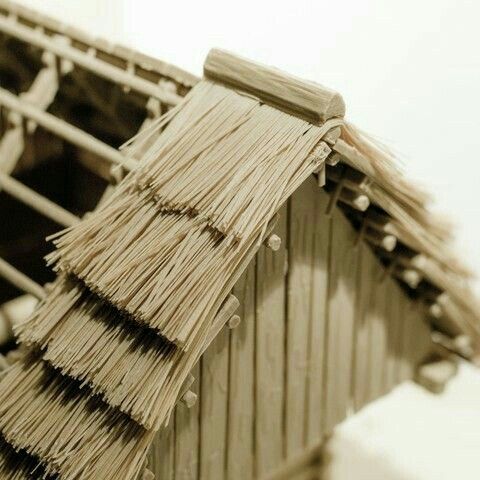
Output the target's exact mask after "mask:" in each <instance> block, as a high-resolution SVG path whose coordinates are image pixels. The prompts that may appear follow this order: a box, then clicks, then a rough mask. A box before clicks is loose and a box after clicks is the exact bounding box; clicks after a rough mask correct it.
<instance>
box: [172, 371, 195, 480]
mask: <svg viewBox="0 0 480 480" xmlns="http://www.w3.org/2000/svg"><path fill="white" fill-rule="evenodd" d="M192 375H193V376H194V377H195V382H194V383H193V385H192V387H191V390H192V392H194V393H196V394H198V393H199V384H200V380H199V375H200V366H199V365H197V366H196V367H195V368H194V369H193V370H192ZM199 415H200V402H198V401H197V403H196V404H195V405H194V406H193V407H192V408H187V407H186V405H184V404H183V403H179V404H178V405H177V408H176V409H175V477H174V478H175V479H177V480H196V479H198V478H199V475H198V466H199V453H200V429H199V423H200V422H199Z"/></svg>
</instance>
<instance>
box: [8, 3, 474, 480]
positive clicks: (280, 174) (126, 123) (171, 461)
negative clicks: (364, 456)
mask: <svg viewBox="0 0 480 480" xmlns="http://www.w3.org/2000/svg"><path fill="white" fill-rule="evenodd" d="M0 32H1V38H0V40H1V55H0V82H1V88H0V106H1V120H2V121H1V135H2V136H1V142H0V189H1V194H0V195H1V196H0V198H1V201H0V212H1V218H2V222H1V224H0V231H1V236H0V255H1V259H0V275H1V276H2V277H3V278H4V280H5V281H4V282H3V283H1V284H0V300H1V302H2V304H4V306H3V307H1V308H0V312H1V315H0V318H1V319H2V320H3V322H4V324H5V322H6V321H7V320H8V319H13V330H14V333H15V335H16V336H17V342H18V344H19V345H20V350H17V351H16V352H15V353H8V354H7V355H6V359H5V358H4V359H3V360H2V361H3V364H8V365H4V366H5V367H6V368H5V369H4V371H3V373H2V374H1V378H0V432H1V437H0V478H2V479H12V480H13V479H15V480H17V479H27V478H50V477H55V476H57V477H58V478H60V479H68V480H73V479H95V480H100V479H102V480H103V479H116V480H119V479H122V480H123V479H124V480H130V479H136V478H139V477H142V476H143V478H153V475H154V476H155V478H156V479H157V480H167V479H168V480H173V479H176V480H186V479H191V480H196V479H201V480H207V479H208V480H220V479H228V480H236V479H250V478H255V479H266V478H278V479H280V478H285V479H286V478H299V479H300V478H302V479H307V478H312V479H313V478H319V476H320V469H321V467H320V464H321V462H320V448H321V445H322V443H323V442H324V440H325V438H326V437H327V436H328V435H329V434H330V433H331V432H332V429H333V428H334V427H335V425H337V424H338V423H339V422H341V421H342V420H344V419H345V418H346V417H347V416H348V415H352V414H354V413H355V411H356V410H358V409H360V408H361V407H362V406H364V405H365V404H367V403H368V402H370V401H372V400H373V399H375V398H377V397H379V396H381V395H384V394H385V393H387V392H388V391H389V390H390V389H391V388H393V387H394V386H395V385H397V384H398V383H400V382H402V381H404V380H406V379H411V378H414V377H415V376H417V377H418V378H421V379H423V381H424V382H430V386H431V387H432V388H438V386H439V385H440V384H441V381H442V378H441V376H440V378H439V375H438V374H439V371H440V373H441V367H442V365H443V366H445V363H447V364H450V363H451V362H452V358H455V356H458V355H461V356H463V357H472V356H473V355H474V354H475V352H476V351H478V347H479V345H480V336H479V333H480V326H479V325H480V324H479V323H478V316H477V311H478V309H477V304H476V302H475V300H474V299H473V297H472V295H471V293H470V291H469V289H468V286H467V283H468V278H469V275H470V273H469V271H468V269H466V268H465V267H463V266H462V264H461V263H460V262H459V261H458V260H457V259H456V258H455V257H454V256H453V255H452V253H451V252H450V250H449V247H448V243H449V231H450V229H449V226H448V225H445V223H444V222H442V221H441V220H438V219H436V218H433V217H432V215H431V214H430V213H429V212H428V211H427V209H426V202H427V200H428V198H427V196H426V195H425V193H424V192H422V191H420V190H419V189H418V188H416V187H415V186H413V185H412V184H411V182H409V181H408V180H407V179H406V178H405V177H404V176H403V175H402V174H401V173H400V172H399V171H398V170H397V168H396V167H395V165H394V162H393V161H392V159H391V157H390V155H389V154H388V152H387V151H385V149H383V148H381V147H379V146H378V145H375V144H374V143H373V142H372V141H371V140H369V139H368V138H367V137H366V136H365V135H363V134H362V133H360V132H359V131H358V130H357V129H356V128H354V127H353V126H351V125H350V124H348V122H347V121H346V120H344V114H345V107H344V103H343V100H342V98H341V96H340V95H338V94H337V93H335V92H333V91H331V90H329V89H327V88H324V87H322V86H320V85H317V84H315V83H312V82H307V81H303V80H300V79H297V78H295V77H292V76H289V75H287V74H285V73H282V72H279V71H277V70H275V69H272V68H268V67H264V66H260V65H258V64H255V63H253V62H250V61H247V60H245V59H242V58H239V57H237V56H234V55H232V54H229V53H227V52H223V51H219V50H212V51H211V52H210V54H209V56H208V58H207V59H206V62H205V71H204V78H203V79H198V78H196V77H194V76H193V75H190V74H187V73H185V72H183V71H181V70H180V69H178V68H176V67H173V66H170V65H167V64H165V63H163V62H160V61H158V60H154V59H151V58H148V57H145V56H144V55H141V54H138V53H136V52H133V51H131V50H128V49H125V48H122V47H118V46H115V45H111V44H109V43H108V42H104V41H100V40H96V39H92V38H90V37H89V36H87V35H85V34H84V33H82V32H78V31H76V30H74V29H71V28H68V27H65V26H64V25H62V24H60V23H59V22H57V21H55V20H52V19H50V18H46V17H44V16H42V15H39V14H37V13H35V12H32V11H29V10H26V9H24V8H21V7H19V6H17V5H15V4H12V3H10V2H6V1H4V0H2V1H1V2H0ZM125 142H127V143H126V144H125ZM123 144H125V145H124V147H123V148H122V149H120V150H119V149H118V148H119V147H120V146H121V145H123ZM61 227H65V228H66V230H63V231H61V232H60V233H55V232H57V231H58V230H59V229H61ZM46 236H50V243H47V242H45V241H44V238H45V237H46ZM52 241H53V245H54V247H52V243H51V242H52ZM47 253H48V255H47V263H48V267H47V266H45V264H44V263H43V260H42V257H43V256H44V255H45V254H47ZM53 271H54V272H55V274H56V275H55V274H54V273H52V272H53ZM21 291H24V292H27V293H29V294H31V295H34V296H35V297H37V298H39V299H40V300H41V301H40V303H39V305H38V306H37V308H36V309H35V312H34V313H33V315H30V316H27V317H25V316H22V315H21V314H19V313H18V310H16V309H14V308H12V301H13V302H17V303H18V302H19V300H14V299H15V297H17V296H19V295H20V294H21ZM432 332H433V335H432ZM6 336H8V328H7V327H4V337H6ZM13 359H15V361H13ZM419 366H422V367H421V369H420V370H418V367H419ZM447 370H448V369H447ZM448 371H449V370H448Z"/></svg>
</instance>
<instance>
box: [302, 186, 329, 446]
mask: <svg viewBox="0 0 480 480" xmlns="http://www.w3.org/2000/svg"><path fill="white" fill-rule="evenodd" d="M314 183H315V182H314ZM315 188H316V191H315V216H314V218H313V227H314V232H313V234H314V248H313V259H312V260H313V261H312V292H311V297H310V302H311V311H310V319H309V342H310V343H309V359H308V389H307V427H306V444H307V446H308V447H311V446H312V445H314V444H316V443H318V442H320V440H321V438H322V435H323V431H322V401H323V373H324V363H325V350H324V348H323V346H324V345H325V330H326V321H327V297H328V262H329V254H330V235H331V233H330V228H331V220H330V217H328V216H327V215H325V211H326V208H327V205H328V201H329V196H328V195H327V193H325V191H323V190H319V189H318V186H317V185H316V183H315Z"/></svg>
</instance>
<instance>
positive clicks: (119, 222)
mask: <svg viewBox="0 0 480 480" xmlns="http://www.w3.org/2000/svg"><path fill="white" fill-rule="evenodd" d="M146 196H147V197H146ZM260 240H261V238H260V237H259V234H258V232H257V233H256V234H255V235H252V237H250V238H248V239H246V241H245V242H244V243H243V244H242V245H238V244H231V243H229V242H228V240H227V239H226V238H224V237H223V236H222V235H221V234H219V233H218V232H216V231H214V230H212V229H211V228H210V227H208V226H206V225H205V224H200V221H199V219H198V218H191V217H189V216H186V215H180V214H177V213H166V212H159V211H158V210H157V208H156V205H155V204H154V203H153V202H151V201H149V200H148V195H147V194H146V193H142V192H140V193H138V192H136V191H133V192H131V191H128V190H126V191H125V190H124V191H123V192H122V194H121V195H120V194H118V195H115V201H113V202H112V204H109V206H108V207H106V208H105V210H101V211H99V213H98V215H92V216H91V217H90V218H88V219H87V220H85V221H84V222H82V223H81V224H80V225H78V228H76V227H73V228H71V229H68V230H67V231H65V232H64V233H63V234H62V236H61V237H60V238H58V239H56V240H55V244H56V245H57V248H58V250H57V251H55V252H53V253H52V254H51V255H50V256H49V257H48V263H49V264H53V263H54V262H56V265H55V269H56V270H57V271H65V272H67V273H68V272H73V273H74V274H75V276H77V277H78V278H80V279H81V280H82V281H83V282H85V284H87V285H88V287H89V288H90V289H91V290H92V291H93V292H95V293H97V294H98V295H100V296H101V297H103V298H105V299H107V300H108V301H109V302H111V303H113V304H114V305H115V306H116V307H117V308H119V309H123V310H125V311H126V312H128V313H129V314H130V315H131V316H132V317H134V318H135V319H136V320H137V321H140V322H143V323H146V324H147V325H148V326H149V327H150V328H153V329H154V330H156V331H157V332H159V334H161V335H162V336H164V337H165V338H167V339H168V340H169V341H171V342H174V343H176V344H178V345H180V346H182V348H183V349H184V350H188V349H189V348H190V347H191V344H192V342H194V339H195V337H196V336H197V334H198V333H199V332H200V331H204V330H205V329H207V330H208V325H209V322H211V319H212V316H213V315H214V314H215V312H216V309H218V307H219V303H218V302H219V297H220V292H222V291H223V290H224V287H225V285H227V284H228V285H231V286H233V284H232V279H233V278H234V277H235V275H238V270H239V265H240V264H241V262H242V261H243V259H244V258H245V256H246V255H249V252H251V251H252V250H253V249H255V247H258V245H259V244H260ZM226 294H227V293H225V295H224V296H223V298H221V299H220V302H221V301H223V299H224V298H225V296H226ZM215 306H216V308H214V307H215Z"/></svg>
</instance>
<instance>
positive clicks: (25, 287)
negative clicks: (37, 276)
mask: <svg viewBox="0 0 480 480" xmlns="http://www.w3.org/2000/svg"><path fill="white" fill-rule="evenodd" d="M0 276H1V277H3V278H4V279H5V280H7V281H8V282H10V283H11V284H12V285H15V286H16V287H17V288H19V289H20V290H22V291H24V292H26V293H31V294H32V295H33V296H35V297H37V298H38V299H39V300H42V299H43V298H45V292H44V290H43V288H42V287H41V285H39V284H38V283H36V282H34V281H33V280H31V279H30V278H28V277H27V276H26V275H25V274H24V273H22V272H20V271H19V270H17V269H16V268H15V267H13V266H12V265H10V264H9V263H8V262H6V261H5V260H3V258H1V257H0Z"/></svg>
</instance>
